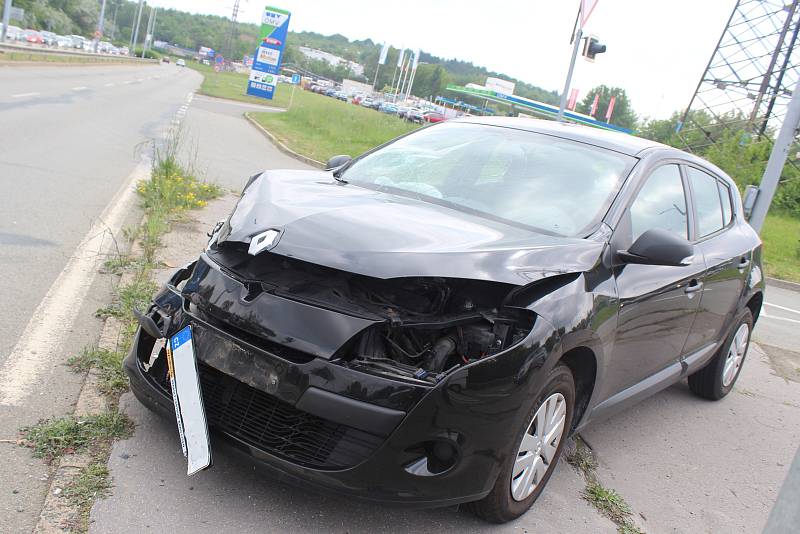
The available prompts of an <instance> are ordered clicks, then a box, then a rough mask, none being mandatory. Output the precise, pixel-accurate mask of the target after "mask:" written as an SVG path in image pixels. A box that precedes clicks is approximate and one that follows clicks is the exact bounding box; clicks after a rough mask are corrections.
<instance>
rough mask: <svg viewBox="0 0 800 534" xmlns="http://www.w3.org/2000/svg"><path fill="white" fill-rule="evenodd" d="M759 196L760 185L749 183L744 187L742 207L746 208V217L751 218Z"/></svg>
mask: <svg viewBox="0 0 800 534" xmlns="http://www.w3.org/2000/svg"><path fill="white" fill-rule="evenodd" d="M757 198H758V186H756V185H748V186H747V187H745V189H744V198H743V199H742V207H743V208H744V218H745V219H750V215H751V214H752V213H753V208H754V207H755V205H756V199H757Z"/></svg>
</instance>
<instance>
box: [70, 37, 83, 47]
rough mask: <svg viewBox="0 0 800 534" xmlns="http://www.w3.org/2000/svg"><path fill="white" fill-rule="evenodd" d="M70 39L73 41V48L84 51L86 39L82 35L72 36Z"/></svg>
mask: <svg viewBox="0 0 800 534" xmlns="http://www.w3.org/2000/svg"><path fill="white" fill-rule="evenodd" d="M69 38H70V39H72V48H77V49H78V50H83V49H84V48H85V47H86V38H85V37H82V36H80V35H70V36H69Z"/></svg>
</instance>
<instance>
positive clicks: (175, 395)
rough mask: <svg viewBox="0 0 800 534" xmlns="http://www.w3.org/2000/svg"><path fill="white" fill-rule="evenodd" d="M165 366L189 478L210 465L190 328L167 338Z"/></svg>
mask: <svg viewBox="0 0 800 534" xmlns="http://www.w3.org/2000/svg"><path fill="white" fill-rule="evenodd" d="M167 366H168V369H169V380H170V386H171V387H172V401H173V402H174V404H175V419H176V420H177V422H178V435H179V436H180V441H181V448H182V449H183V455H184V456H185V457H186V459H187V461H188V466H187V472H186V474H187V475H190V476H191V475H193V474H195V473H197V472H198V471H202V470H203V469H205V468H206V467H208V466H209V465H211V446H210V443H209V437H208V423H207V422H206V412H205V408H204V407H203V394H202V390H201V389H200V375H199V374H198V372H197V361H196V359H195V355H194V343H193V342H192V327H191V326H187V327H185V328H184V329H182V330H181V331H180V332H178V333H177V334H175V335H174V336H172V337H171V338H170V340H169V344H168V345H167Z"/></svg>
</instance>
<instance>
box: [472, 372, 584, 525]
mask: <svg viewBox="0 0 800 534" xmlns="http://www.w3.org/2000/svg"><path fill="white" fill-rule="evenodd" d="M554 393H561V394H562V395H563V396H564V399H565V401H566V417H565V419H564V433H563V435H562V436H561V441H560V442H559V444H558V447H557V449H556V453H555V456H554V459H553V461H552V462H550V465H549V466H548V468H547V472H546V473H545V474H544V475H543V477H542V480H541V481H540V482H539V483H538V485H537V486H536V488H535V489H534V490H533V493H531V494H530V495H529V496H528V497H527V498H526V499H524V500H521V501H517V500H515V499H514V498H513V497H512V496H511V477H512V472H513V469H514V463H515V462H516V460H517V455H516V454H515V452H516V451H517V450H518V449H519V447H520V444H521V443H522V437H523V434H524V433H525V432H527V430H528V426H529V425H530V423H531V421H532V420H533V416H534V414H536V410H538V409H539V407H540V406H541V405H542V403H543V402H544V401H545V399H547V398H548V397H549V396H550V395H553V394H554ZM574 409H575V381H574V379H573V378H572V372H570V370H569V368H568V367H566V366H564V365H557V366H556V367H555V368H554V369H553V370H552V371H551V372H550V374H549V375H548V377H547V381H546V383H545V385H544V387H543V388H542V390H541V391H540V392H539V393H538V394H537V395H536V401H535V402H534V404H533V407H532V408H531V410H530V411H529V412H528V415H527V417H525V420H524V421H521V422H520V429H519V431H518V432H517V436H516V440H515V441H514V448H513V450H512V453H511V454H510V455H509V457H508V459H507V460H506V462H505V464H504V465H503V468H502V469H501V470H500V474H499V475H498V477H497V481H495V484H494V487H493V488H492V491H491V492H490V493H489V494H488V495H487V496H486V497H484V498H483V499H481V500H480V501H475V502H471V503H468V504H467V509H468V510H470V511H471V512H472V513H473V514H475V515H476V516H478V517H480V518H481V519H484V520H486V521H490V522H492V523H505V522H507V521H511V520H513V519H516V518H518V517H519V516H521V515H522V514H524V513H525V512H527V511H528V509H529V508H530V507H531V506H532V505H533V503H534V502H536V499H538V498H539V495H540V494H541V493H542V491H543V490H544V488H545V486H546V485H547V482H548V480H550V476H551V475H552V474H553V471H554V470H555V467H556V465H558V459H559V458H560V457H561V452H562V451H563V449H564V444H565V443H566V442H567V437H568V435H569V431H570V428H571V427H572V415H573V412H574Z"/></svg>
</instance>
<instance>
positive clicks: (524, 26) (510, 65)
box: [150, 0, 735, 118]
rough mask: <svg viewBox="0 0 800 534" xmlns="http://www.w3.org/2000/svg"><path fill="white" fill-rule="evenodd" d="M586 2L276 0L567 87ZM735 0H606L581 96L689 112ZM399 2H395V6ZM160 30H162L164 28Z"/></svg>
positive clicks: (296, 18) (198, 1) (299, 17)
mask: <svg viewBox="0 0 800 534" xmlns="http://www.w3.org/2000/svg"><path fill="white" fill-rule="evenodd" d="M150 3H151V5H156V6H158V7H168V8H175V9H180V10H183V11H189V12H192V13H204V14H214V15H221V16H225V17H229V16H230V14H231V9H232V7H233V0H216V1H215V0H151V2H150ZM579 3H580V2H579V0H548V1H545V0H506V1H505V2H476V1H473V0H460V1H452V0H436V1H432V0H405V1H404V2H391V3H388V2H386V3H385V2H380V1H376V0H372V1H368V0H336V1H333V0H274V2H272V1H271V3H270V5H274V6H275V7H280V8H284V9H288V10H289V11H291V13H292V18H291V21H290V23H289V29H290V30H293V31H314V32H318V33H322V34H326V35H330V34H334V33H340V34H342V35H344V36H346V37H348V38H349V39H366V38H370V39H372V40H373V41H377V42H384V41H387V42H389V44H391V45H392V46H395V47H405V48H421V49H422V50H424V51H426V52H429V53H431V54H433V55H436V56H439V57H443V58H456V59H461V60H465V61H471V62H472V63H474V64H476V65H480V66H484V67H486V68H488V69H489V70H493V71H495V72H501V73H504V74H508V75H510V76H513V77H515V78H518V79H520V80H523V81H525V82H528V83H531V84H533V85H538V86H540V87H543V88H545V89H548V90H557V91H559V92H561V90H562V89H563V86H564V80H565V77H566V74H567V68H568V66H569V59H570V55H571V53H572V46H571V45H570V44H569V41H570V33H571V31H572V27H573V23H574V21H575V15H576V13H577V11H578V5H579ZM734 4H735V0H670V1H668V2H664V1H656V0H598V1H597V4H596V7H595V8H594V10H593V12H592V14H591V16H590V18H589V20H588V22H587V24H586V26H585V28H584V35H585V34H586V33H589V34H593V35H596V36H597V37H598V38H599V39H600V42H601V43H603V44H605V45H606V46H607V47H608V50H607V52H606V53H605V54H601V55H598V56H597V59H596V61H595V62H594V63H590V62H588V61H586V60H584V59H582V58H580V57H579V58H578V62H577V63H576V66H575V74H574V77H573V83H572V87H573V88H577V89H578V91H579V95H578V98H579V99H582V98H583V96H584V95H585V94H586V93H587V92H588V91H589V90H590V89H591V88H592V87H594V86H595V85H599V84H606V85H611V86H619V87H623V88H625V89H626V91H627V92H628V96H629V97H630V99H631V103H632V105H633V108H634V110H635V111H636V113H637V114H638V115H639V116H641V117H651V118H666V117H669V116H670V115H671V114H672V112H673V111H677V110H683V109H684V108H685V107H686V105H687V104H688V103H689V99H690V98H691V97H692V93H693V92H694V90H695V87H696V85H697V82H698V81H699V79H700V76H701V75H702V74H703V71H704V69H705V67H706V64H707V63H708V60H709V58H710V57H711V54H712V53H713V52H714V48H715V46H716V44H717V41H718V40H719V37H720V34H721V33H722V30H723V29H724V27H725V24H726V22H727V20H728V17H729V16H730V13H731V11H732V10H733V6H734ZM389 6H391V7H389ZM263 7H264V4H263V3H258V2H255V1H253V0H241V5H240V8H239V20H240V21H243V22H254V23H260V20H261V11H262V9H263ZM157 34H158V31H157V30H156V35H157Z"/></svg>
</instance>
